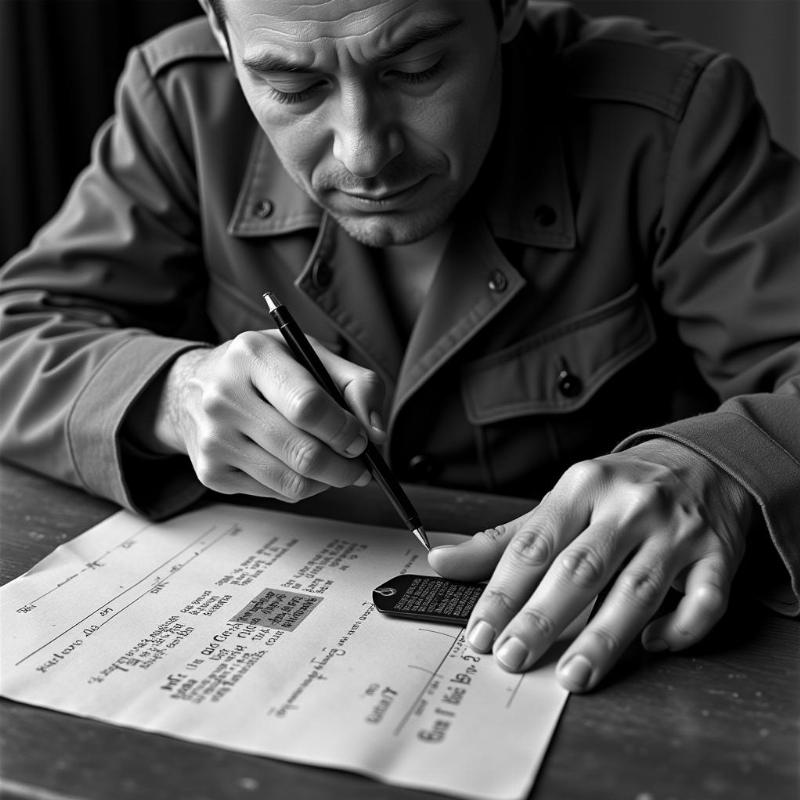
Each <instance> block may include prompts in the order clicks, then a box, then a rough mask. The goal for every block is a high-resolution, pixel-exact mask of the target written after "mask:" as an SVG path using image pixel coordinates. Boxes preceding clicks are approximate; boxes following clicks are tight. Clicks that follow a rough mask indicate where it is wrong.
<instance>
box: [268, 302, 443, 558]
mask: <svg viewBox="0 0 800 800" xmlns="http://www.w3.org/2000/svg"><path fill="white" fill-rule="evenodd" d="M264 300H265V302H266V304H267V308H268V310H269V314H270V316H271V317H272V318H273V319H274V320H275V323H276V324H277V326H278V330H279V331H280V332H281V334H282V336H283V338H284V339H285V340H286V344H287V345H288V346H289V349H290V350H291V351H292V353H293V354H294V356H295V358H297V360H298V362H299V363H301V364H302V365H303V366H304V367H305V368H306V369H307V370H308V371H309V372H310V373H311V374H312V375H313V376H314V377H315V378H316V379H317V381H318V382H319V384H320V386H322V388H323V389H325V391H326V392H327V393H328V394H329V395H330V396H331V397H332V398H333V399H334V400H336V402H337V403H339V404H340V405H341V406H342V408H345V409H347V403H346V402H345V399H344V395H343V394H342V393H341V392H340V391H339V389H338V388H337V386H336V384H335V383H334V382H333V380H332V378H331V376H330V374H329V373H328V371H327V370H326V369H325V367H324V365H323V364H322V361H320V359H319V356H318V355H317V353H316V351H315V350H314V348H313V347H312V346H311V344H310V343H309V341H308V339H306V337H305V335H304V334H303V332H302V331H301V330H300V327H299V326H298V325H297V323H296V322H295V321H294V319H293V318H292V316H291V314H290V313H289V310H288V309H287V308H286V306H284V305H283V304H282V303H280V302H279V301H278V300H277V298H276V297H275V296H274V295H273V294H271V293H270V292H265V293H264ZM362 457H363V459H364V461H365V462H366V463H367V464H368V465H369V469H370V472H371V473H372V476H373V478H375V481H376V482H377V483H378V485H379V486H380V487H381V489H383V492H384V494H385V495H386V497H387V499H388V500H389V502H391V504H392V505H393V506H394V508H395V510H396V511H397V514H398V516H399V517H400V519H401V520H402V522H403V524H404V525H405V526H406V527H407V528H408V529H409V530H410V531H411V533H412V534H413V535H414V536H415V537H416V538H417V540H418V541H419V542H420V544H421V545H422V546H423V547H424V548H425V549H426V550H430V544H429V543H428V537H427V535H426V533H425V529H424V528H423V527H422V522H421V521H420V518H419V515H418V514H417V512H416V510H415V509H414V507H413V506H412V505H411V501H410V500H409V499H408V497H407V496H406V494H405V492H404V491H403V488H402V487H401V486H400V484H399V483H398V481H397V479H396V478H395V477H394V475H393V474H392V471H391V470H390V469H389V466H388V465H387V464H386V462H385V461H384V460H383V457H382V456H381V454H380V453H379V452H378V449H377V448H376V447H375V445H374V444H373V443H372V442H367V446H366V448H365V449H364V452H363V454H362Z"/></svg>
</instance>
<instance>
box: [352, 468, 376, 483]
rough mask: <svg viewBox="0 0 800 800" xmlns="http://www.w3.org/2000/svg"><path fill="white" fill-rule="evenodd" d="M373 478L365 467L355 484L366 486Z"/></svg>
mask: <svg viewBox="0 0 800 800" xmlns="http://www.w3.org/2000/svg"><path fill="white" fill-rule="evenodd" d="M371 480H372V474H371V473H370V471H369V470H368V469H365V470H364V471H363V472H362V473H361V474H360V475H359V476H358V480H357V481H356V482H355V483H354V484H353V485H354V486H366V485H367V484H368V483H369V482H370V481H371Z"/></svg>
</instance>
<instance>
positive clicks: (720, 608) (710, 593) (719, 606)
mask: <svg viewBox="0 0 800 800" xmlns="http://www.w3.org/2000/svg"><path fill="white" fill-rule="evenodd" d="M695 599H696V601H697V604H698V606H699V607H700V608H701V609H702V611H703V613H704V614H706V615H708V616H711V617H713V616H720V617H721V616H722V614H723V613H724V612H725V609H726V608H727V606H728V598H727V595H726V593H725V592H724V591H723V590H722V589H721V588H720V587H719V586H714V585H713V584H710V583H705V584H703V585H702V586H699V587H698V588H697V589H696V590H695Z"/></svg>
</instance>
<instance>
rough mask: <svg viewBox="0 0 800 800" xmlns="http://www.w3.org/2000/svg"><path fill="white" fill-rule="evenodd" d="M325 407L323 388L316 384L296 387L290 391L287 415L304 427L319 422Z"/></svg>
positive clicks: (294, 422)
mask: <svg viewBox="0 0 800 800" xmlns="http://www.w3.org/2000/svg"><path fill="white" fill-rule="evenodd" d="M324 408H325V397H324V396H323V394H322V390H321V389H318V388H317V387H315V386H311V387H303V388H295V389H294V390H293V391H291V392H290V393H289V398H288V407H287V412H286V417H287V419H288V420H289V422H291V423H293V424H294V425H297V426H298V427H300V428H302V427H305V426H307V425H309V424H313V423H314V422H317V421H318V420H319V419H320V417H321V416H322V413H323V411H324Z"/></svg>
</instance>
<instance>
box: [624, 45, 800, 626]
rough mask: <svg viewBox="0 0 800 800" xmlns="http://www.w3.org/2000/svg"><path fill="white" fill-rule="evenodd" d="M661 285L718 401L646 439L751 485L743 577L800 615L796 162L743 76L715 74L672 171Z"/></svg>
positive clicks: (685, 128)
mask: <svg viewBox="0 0 800 800" xmlns="http://www.w3.org/2000/svg"><path fill="white" fill-rule="evenodd" d="M664 198H665V199H664V205H663V213H662V219H661V221H660V228H659V230H658V232H657V242H658V244H657V247H658V257H657V261H656V264H655V268H654V273H653V281H654V284H655V287H656V290H657V292H658V294H659V297H660V300H661V304H662V308H663V310H664V311H665V312H666V314H667V315H668V316H669V317H670V318H672V319H673V320H675V324H676V325H677V333H678V335H679V336H680V338H681V339H682V340H683V342H685V343H686V344H687V345H688V346H689V347H690V348H691V349H692V351H693V353H694V355H695V361H696V363H697V366H698V368H699V369H700V371H701V373H702V374H703V375H704V377H705V379H706V381H707V382H708V383H709V385H710V386H711V387H713V389H714V390H715V391H716V392H717V394H718V395H719V397H720V398H721V400H722V403H721V405H720V406H719V407H718V409H717V410H715V411H714V412H712V413H708V414H703V415H700V416H697V417H693V418H690V419H684V420H680V421H677V422H674V423H672V424H669V425H667V426H665V427H663V428H659V429H656V430H650V431H642V432H640V433H638V434H636V435H635V436H633V437H630V438H628V439H627V440H625V441H624V442H623V443H622V444H621V445H620V446H619V448H618V449H620V448H623V447H629V446H631V445H633V444H636V443H637V442H639V441H642V440H644V439H647V438H652V437H654V436H666V437H669V438H672V439H675V440H676V441H679V442H682V443H683V444H685V445H687V446H689V447H691V448H693V449H694V450H695V451H696V452H698V453H700V454H702V455H703V456H705V457H706V458H708V459H710V460H711V461H713V462H715V463H716V464H717V465H718V466H720V467H721V468H722V469H724V470H726V471H727V472H728V473H729V474H730V475H731V476H733V477H734V478H735V479H737V480H738V481H739V482H740V483H741V484H742V485H744V486H745V487H746V488H747V489H748V490H749V491H750V492H751V494H752V495H753V496H754V497H755V499H756V500H757V502H758V504H759V506H760V508H761V511H762V513H763V519H764V526H763V527H762V528H761V529H760V530H758V529H757V530H755V531H753V534H752V536H751V541H750V543H749V547H748V554H747V558H746V561H747V562H749V563H746V564H745V568H746V569H748V571H749V572H750V573H751V574H753V575H754V576H755V577H756V579H757V580H759V581H760V583H761V585H760V586H759V592H760V594H761V595H762V597H764V599H765V600H766V601H767V602H769V603H770V605H772V606H773V607H774V608H776V609H778V610H780V611H782V612H784V613H789V614H797V613H799V612H800V164H798V162H797V160H796V159H795V158H794V157H792V156H791V155H789V154H788V153H786V152H785V151H783V150H781V149H780V148H778V147H777V146H776V145H774V144H772V143H771V141H770V136H769V131H768V128H767V126H766V122H765V120H764V117H763V114H762V111H761V108H760V105H759V103H758V102H757V100H756V98H755V95H754V92H753V88H752V85H751V82H750V79H749V77H748V75H747V73H746V72H745V70H744V69H743V68H742V67H741V66H740V65H739V64H738V63H737V62H736V61H734V60H733V59H732V58H730V57H728V56H719V57H717V58H716V59H715V60H713V61H712V62H711V63H710V64H709V66H708V67H707V68H706V69H705V71H704V73H703V75H702V76H701V78H700V80H699V81H698V83H697V85H696V87H695V89H694V93H693V96H692V98H691V100H690V102H689V105H688V107H687V110H686V114H685V116H684V119H683V121H682V123H681V124H680V126H679V128H678V130H677V134H676V137H675V140H674V144H673V146H672V149H671V153H670V154H669V157H668V159H667V161H666V173H665V183H664Z"/></svg>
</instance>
